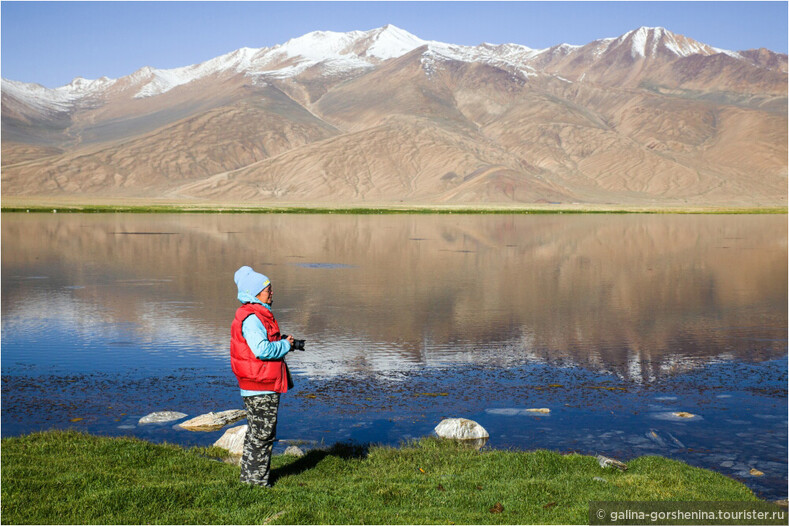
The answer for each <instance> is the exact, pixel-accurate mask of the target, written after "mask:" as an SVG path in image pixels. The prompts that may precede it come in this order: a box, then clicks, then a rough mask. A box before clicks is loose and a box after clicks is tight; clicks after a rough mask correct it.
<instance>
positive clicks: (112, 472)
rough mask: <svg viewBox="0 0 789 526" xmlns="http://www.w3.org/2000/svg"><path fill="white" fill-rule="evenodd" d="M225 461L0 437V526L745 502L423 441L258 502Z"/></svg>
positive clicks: (114, 444) (677, 467)
mask: <svg viewBox="0 0 789 526" xmlns="http://www.w3.org/2000/svg"><path fill="white" fill-rule="evenodd" d="M224 454H225V452H224V450H221V449H217V448H192V449H184V448H182V447H179V446H174V445H167V444H164V445H161V444H152V443H149V442H145V441H142V440H138V439H133V438H106V437H97V436H92V435H87V434H82V433H77V432H74V431H49V432H45V433H35V434H31V435H26V436H22V437H13V438H3V439H2V484H1V485H0V489H1V491H2V522H3V523H4V524H8V523H16V524H31V523H32V524H52V523H60V524H73V523H105V524H118V523H126V524H137V523H156V524H183V523H191V524H205V523H211V524H262V523H267V524H362V523H372V524H431V523H441V524H451V523H457V524H488V523H490V524H522V523H530V524H556V523H569V524H587V523H588V520H589V519H588V503H589V502H590V501H645V500H657V501H670V500H674V501H677V500H681V501H721V500H732V501H754V502H758V499H757V498H756V497H755V496H754V494H753V493H752V492H751V491H750V490H749V489H748V488H747V487H745V486H744V485H743V484H741V483H739V482H736V481H734V480H732V479H729V478H727V477H725V476H723V475H720V474H718V473H714V472H712V471H708V470H704V469H700V468H694V467H691V466H688V465H686V464H684V463H681V462H677V461H673V460H668V459H665V458H661V457H654V456H648V457H641V458H638V459H635V460H632V461H631V462H629V463H628V466H629V469H628V470H627V471H626V472H618V471H612V470H611V469H603V468H601V467H600V466H599V465H598V464H597V461H596V460H595V459H594V458H593V457H589V456H581V455H575V454H572V455H561V454H559V453H555V452H550V451H544V450H538V451H533V452H516V451H482V452H478V451H475V450H472V449H469V448H466V447H463V446H461V445H457V444H455V443H453V442H448V441H442V440H438V439H431V438H426V439H422V440H420V441H419V442H414V443H409V444H404V445H403V446H402V447H400V448H390V447H377V446H372V447H370V448H369V449H366V448H362V447H360V446H349V445H336V446H334V447H333V448H331V449H329V450H313V451H311V452H309V453H308V454H307V455H306V456H304V457H302V458H300V459H297V458H296V457H290V456H287V457H286V456H275V457H274V459H273V461H272V467H273V471H272V474H273V478H274V482H275V486H274V488H272V489H265V488H257V487H250V486H247V485H244V484H241V483H240V482H239V468H238V467H237V466H234V465H231V464H227V463H223V462H217V461H216V460H215V458H216V457H221V456H223V455H224ZM594 477H601V478H604V479H605V480H606V482H601V481H597V480H594ZM498 504H500V506H501V508H499V509H500V510H501V511H500V512H498V513H494V512H491V508H494V511H495V509H496V507H497V505H498ZM776 509H777V508H776Z"/></svg>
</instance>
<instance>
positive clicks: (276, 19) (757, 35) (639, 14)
mask: <svg viewBox="0 0 789 526" xmlns="http://www.w3.org/2000/svg"><path fill="white" fill-rule="evenodd" d="M788 5H789V4H788V3H787V2H785V1H783V2H720V1H710V2H452V1H446V2H8V1H4V2H2V5H1V6H0V8H1V10H2V11H1V13H0V15H1V20H2V28H1V30H2V32H1V33H0V39H1V42H0V46H1V48H0V53H1V55H2V56H0V72H1V73H2V76H3V77H4V78H7V79H13V80H20V81H24V82H38V83H39V84H42V85H44V86H47V87H50V88H53V87H57V86H62V85H64V84H67V83H69V82H70V81H71V80H72V79H73V78H74V77H77V76H81V77H85V78H90V79H93V78H98V77H101V76H104V75H106V76H108V77H111V78H117V77H122V76H125V75H129V74H131V73H133V72H134V71H136V70H137V69H139V68H141V67H143V66H152V67H155V68H174V67H180V66H187V65H190V64H195V63H199V62H203V61H205V60H208V59H210V58H213V57H216V56H219V55H222V54H224V53H228V52H230V51H234V50H236V49H238V48H241V47H252V48H259V47H266V46H273V45H276V44H281V43H284V42H285V41H287V40H288V39H290V38H294V37H298V36H301V35H303V34H305V33H309V32H310V31H317V30H327V31H341V32H344V31H352V30H357V29H358V30H369V29H373V28H376V27H381V26H384V25H386V24H394V25H396V26H398V27H400V28H402V29H405V30H406V31H409V32H411V33H413V34H414V35H416V36H418V37H420V38H423V39H425V40H439V41H442V42H449V43H453V44H463V45H477V44H480V43H482V42H490V43H494V44H502V43H516V44H522V45H525V46H529V47H532V48H545V47H549V46H553V45H556V44H561V43H568V44H586V43H588V42H591V41H593V40H596V39H598V38H605V37H615V36H619V35H621V34H623V33H626V32H627V31H629V30H631V29H635V28H638V27H640V26H652V27H654V26H662V27H665V28H667V29H669V30H671V31H673V32H675V33H680V34H683V35H685V36H688V37H691V38H694V39H696V40H699V41H701V42H704V43H706V44H709V45H712V46H715V47H719V48H724V49H730V50H742V49H750V48H759V47H766V48H768V49H772V50H773V51H777V52H780V53H786V52H787V39H789V35H788V30H787V16H788V15H789V10H788V8H787V6H788Z"/></svg>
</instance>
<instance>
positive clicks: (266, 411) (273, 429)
mask: <svg viewBox="0 0 789 526" xmlns="http://www.w3.org/2000/svg"><path fill="white" fill-rule="evenodd" d="M244 405H245V406H246V410H247V425H248V426H249V427H248V428H247V434H246V437H245V438H244V453H243V454H242V456H241V482H246V483H247V484H254V485H257V486H268V485H269V482H268V477H269V473H270V466H271V449H272V448H273V447H274V437H276V435H277V409H278V407H279V394H278V393H274V394H263V395H256V396H245V397H244Z"/></svg>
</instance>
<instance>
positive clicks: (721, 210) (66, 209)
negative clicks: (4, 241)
mask: <svg viewBox="0 0 789 526" xmlns="http://www.w3.org/2000/svg"><path fill="white" fill-rule="evenodd" d="M2 211H3V212H22V213H25V212H30V213H53V212H56V213H128V214H135V213H139V214H157V213H167V214H173V213H193V214H194V213H198V214H214V213H226V214H356V215H362V214H466V215H468V214H786V213H787V212H789V209H787V207H785V206H784V207H781V206H778V207H742V208H736V207H621V208H617V207H600V206H592V205H588V206H585V205H578V206H570V205H567V206H560V205H553V206H551V205H548V206H538V207H529V206H527V205H518V206H513V207H495V206H479V207H453V206H444V207H430V206H424V207H421V206H402V207H351V208H343V207H336V208H330V207H319V206H316V207H298V206H282V207H277V206H249V207H243V206H220V205H205V206H200V205H75V204H63V205H52V206H50V205H31V206H24V205H8V206H3V207H2Z"/></svg>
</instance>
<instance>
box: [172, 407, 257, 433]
mask: <svg viewBox="0 0 789 526" xmlns="http://www.w3.org/2000/svg"><path fill="white" fill-rule="evenodd" d="M246 416H247V413H246V411H244V410H243V409H230V410H228V411H220V412H219V413H213V412H212V413H206V414H204V415H200V416H196V417H194V418H192V419H191V420H187V421H186V422H181V424H180V425H181V427H182V428H184V429H188V430H189V431H216V430H217V429H222V428H223V427H225V426H226V425H228V424H232V423H234V422H238V421H239V420H242V419H244V418H246Z"/></svg>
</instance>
